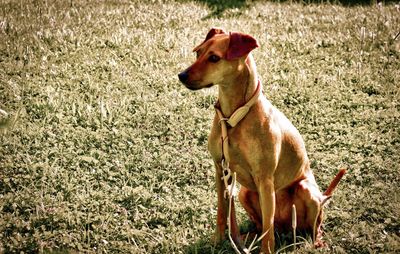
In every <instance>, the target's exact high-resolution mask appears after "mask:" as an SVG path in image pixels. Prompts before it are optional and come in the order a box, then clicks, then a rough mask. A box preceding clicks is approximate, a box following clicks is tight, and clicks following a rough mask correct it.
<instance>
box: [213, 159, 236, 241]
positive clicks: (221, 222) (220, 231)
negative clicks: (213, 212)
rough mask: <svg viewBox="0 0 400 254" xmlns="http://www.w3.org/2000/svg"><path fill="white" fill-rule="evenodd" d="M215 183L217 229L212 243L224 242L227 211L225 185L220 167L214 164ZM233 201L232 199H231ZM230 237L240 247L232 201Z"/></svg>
mask: <svg viewBox="0 0 400 254" xmlns="http://www.w3.org/2000/svg"><path fill="white" fill-rule="evenodd" d="M215 170H216V172H215V178H216V179H215V182H216V187H217V194H218V210H217V227H216V230H215V235H214V242H215V243H220V242H221V241H223V240H225V230H226V229H227V219H228V211H229V197H228V196H227V195H225V189H226V187H225V184H224V181H223V180H222V166H221V164H219V163H215ZM231 198H232V199H233V197H231ZM230 226H231V236H232V239H233V241H234V242H235V244H236V245H241V242H240V232H239V227H238V224H237V220H236V212H235V205H234V200H232V201H231V214H230Z"/></svg>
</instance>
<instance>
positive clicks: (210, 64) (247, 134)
mask: <svg viewBox="0 0 400 254" xmlns="http://www.w3.org/2000/svg"><path fill="white" fill-rule="evenodd" d="M256 47H258V45H257V41H256V40H255V39H254V38H253V37H251V36H250V35H246V34H242V33H229V34H227V33H225V32H224V31H223V30H221V29H216V28H213V29H211V30H210V31H209V32H208V34H207V36H206V39H205V40H204V42H202V43H201V44H200V45H199V46H197V47H196V48H194V50H193V51H194V52H196V53H197V60H196V62H195V63H193V64H192V65H191V66H190V67H189V68H187V69H186V70H185V71H183V72H182V73H180V74H179V75H178V76H179V80H180V81H181V82H182V83H183V84H185V86H186V87H187V88H189V89H192V90H197V89H201V88H205V87H210V86H213V85H218V89H219V90H218V91H219V95H218V100H219V101H218V103H217V105H216V110H217V113H216V115H215V118H214V122H213V126H212V129H211V133H210V136H209V140H208V149H209V151H210V153H211V155H212V157H213V160H214V162H215V166H216V186H217V191H218V212H217V228H216V233H215V238H216V240H217V241H221V240H223V239H224V236H225V229H226V227H227V216H228V200H227V199H226V198H224V191H225V185H224V181H223V179H224V177H223V174H224V173H223V170H224V168H223V161H225V160H227V159H228V158H227V157H229V168H230V170H232V171H233V172H235V173H236V175H237V179H238V181H239V183H240V184H241V190H240V193H239V200H240V202H241V204H242V205H243V207H244V208H245V210H246V211H247V213H248V214H249V216H250V218H251V220H252V221H254V222H255V224H256V226H257V228H258V229H259V230H260V231H261V232H263V233H265V237H264V238H263V240H262V243H261V251H262V252H265V253H270V252H273V251H274V244H275V243H274V226H275V227H278V228H283V229H286V228H287V229H290V228H291V209H292V205H293V204H294V205H295V206H296V211H297V228H298V229H304V230H309V231H310V232H312V235H313V239H314V243H315V245H316V246H321V245H322V241H321V236H322V231H321V223H322V206H323V204H324V203H325V201H326V200H327V199H329V197H330V196H331V194H332V192H333V190H334V189H335V187H336V185H337V184H338V182H339V181H340V179H341V178H342V176H343V174H344V173H345V170H341V171H340V172H339V173H338V175H337V176H336V177H335V179H334V180H333V181H332V183H331V184H330V186H329V187H328V189H327V191H325V193H323V194H322V193H321V192H320V191H319V188H318V185H317V184H316V182H315V179H314V175H313V173H312V171H311V169H310V162H309V159H308V157H307V152H306V149H305V146H304V142H303V139H302V137H301V136H300V134H299V132H298V131H297V129H296V128H295V127H294V126H293V125H292V124H291V122H290V121H289V120H288V119H287V118H286V117H285V115H283V114H282V113H281V112H280V111H279V110H277V109H276V108H275V107H274V106H272V105H271V103H270V102H269V101H268V100H267V99H266V98H265V97H264V96H263V95H262V93H261V92H260V89H261V87H262V86H261V84H260V81H259V78H258V76H257V71H256V66H255V63H254V60H253V57H252V56H251V53H250V52H251V51H252V50H253V49H254V48H256ZM243 105H245V107H242V106H243ZM243 108H246V110H243ZM238 109H239V110H238ZM238 111H240V112H239V113H238ZM232 114H233V116H232ZM238 115H240V116H239V117H238ZM227 116H230V117H229V118H226V117H227ZM232 118H238V119H236V121H235V119H233V120H232ZM232 122H233V124H232ZM221 126H222V128H221ZM224 128H225V130H224ZM224 132H225V133H224ZM228 137H229V142H228ZM231 227H232V230H231V233H232V236H233V240H234V241H235V242H236V243H240V240H239V239H240V238H239V230H238V228H237V224H236V218H235V214H234V210H233V212H232V215H231Z"/></svg>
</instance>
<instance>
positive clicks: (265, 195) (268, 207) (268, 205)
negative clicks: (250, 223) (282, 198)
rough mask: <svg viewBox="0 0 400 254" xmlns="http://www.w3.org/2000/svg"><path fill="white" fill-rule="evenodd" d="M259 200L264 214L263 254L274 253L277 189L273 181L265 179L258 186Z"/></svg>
mask: <svg viewBox="0 0 400 254" xmlns="http://www.w3.org/2000/svg"><path fill="white" fill-rule="evenodd" d="M258 188H259V194H260V195H259V198H260V206H261V213H262V225H263V239H262V242H261V253H273V252H274V248H275V238H274V214H275V189H274V182H273V180H271V179H268V178H264V179H263V180H261V181H260V182H259V184H258Z"/></svg>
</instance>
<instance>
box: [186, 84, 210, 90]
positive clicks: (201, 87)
mask: <svg viewBox="0 0 400 254" xmlns="http://www.w3.org/2000/svg"><path fill="white" fill-rule="evenodd" d="M185 86H186V87H187V88H188V89H190V90H192V91H196V90H200V89H203V88H210V87H212V86H214V84H213V83H210V84H208V85H206V86H196V85H195V86H192V85H190V84H185Z"/></svg>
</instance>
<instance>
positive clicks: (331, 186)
mask: <svg viewBox="0 0 400 254" xmlns="http://www.w3.org/2000/svg"><path fill="white" fill-rule="evenodd" d="M344 174H346V169H341V170H340V171H339V173H338V174H337V175H336V176H335V178H333V180H332V182H331V184H329V187H328V188H327V189H326V191H325V192H324V197H325V198H324V200H323V201H322V205H323V204H325V203H326V201H328V200H329V199H330V198H331V197H332V194H333V191H334V190H335V188H336V186H337V185H338V184H339V182H340V180H341V179H342V177H343V175H344Z"/></svg>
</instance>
